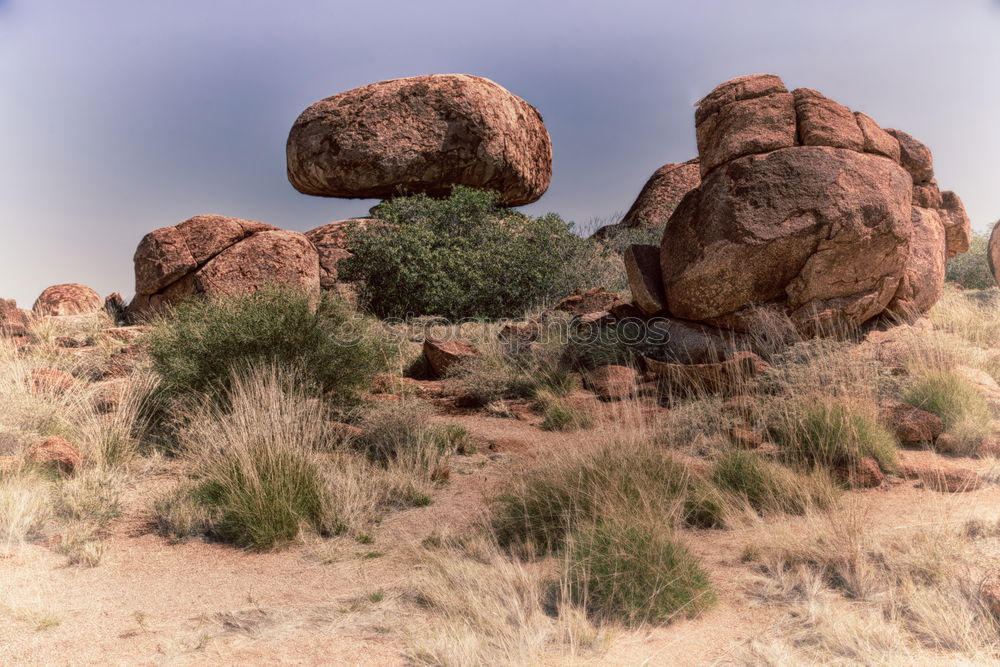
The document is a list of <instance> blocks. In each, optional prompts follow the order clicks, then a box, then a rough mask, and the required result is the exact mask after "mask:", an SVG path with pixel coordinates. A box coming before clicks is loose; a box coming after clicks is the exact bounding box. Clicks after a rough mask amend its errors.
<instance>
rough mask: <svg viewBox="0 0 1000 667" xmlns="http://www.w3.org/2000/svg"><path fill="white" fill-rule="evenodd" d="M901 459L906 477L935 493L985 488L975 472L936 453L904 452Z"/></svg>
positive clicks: (902, 469) (962, 491)
mask: <svg viewBox="0 0 1000 667" xmlns="http://www.w3.org/2000/svg"><path fill="white" fill-rule="evenodd" d="M900 459H901V465H900V470H901V472H902V473H903V476H904V477H907V478H909V479H918V480H920V481H921V482H922V483H923V484H924V486H925V487H927V488H929V489H931V490H933V491H939V492H942V493H964V492H966V491H975V490H976V489H979V488H981V487H982V486H983V479H982V478H981V477H980V476H979V475H978V474H977V473H976V472H975V471H973V470H970V469H968V468H963V467H962V466H959V465H956V464H955V463H953V462H952V461H950V460H948V459H946V458H943V457H941V456H940V455H938V454H935V453H934V452H927V451H919V452H918V451H902V452H900Z"/></svg>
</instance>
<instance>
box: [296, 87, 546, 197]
mask: <svg viewBox="0 0 1000 667" xmlns="http://www.w3.org/2000/svg"><path fill="white" fill-rule="evenodd" d="M286 155H287V166H288V180H289V181H290V182H291V184H292V185H293V186H294V187H295V189H297V190H298V191H299V192H302V193H305V194H308V195H317V196H321V197H361V198H372V197H376V198H380V199H386V198H389V197H393V196H396V195H398V194H400V193H421V192H422V193H426V194H428V195H431V196H444V195H447V194H448V193H449V192H450V191H451V188H452V187H453V186H454V185H465V186H469V187H474V188H480V189H486V190H495V191H497V192H499V193H500V201H501V202H502V203H503V204H504V205H507V206H520V205H522V204H528V203H531V202H533V201H535V200H537V199H538V198H539V197H541V196H542V194H543V193H544V192H545V190H546V189H547V188H548V186H549V182H550V180H551V178H552V146H551V143H550V140H549V134H548V131H547V130H546V129H545V125H544V124H543V122H542V117H541V115H540V114H539V113H538V111H537V110H536V109H535V108H534V107H532V106H531V105H530V104H528V103H527V102H525V101H524V100H522V99H521V98H520V97H517V96H516V95H514V94H512V93H511V92H509V91H508V90H506V89H505V88H503V87H501V86H499V85H497V84H496V83H494V82H493V81H490V80H489V79H484V78H482V77H478V76H470V75H466V74H432V75H427V76H415V77H410V78H405V79H392V80H389V81H380V82H378V83H373V84H370V85H367V86H362V87H361V88H355V89H353V90H348V91H346V92H343V93H340V94H338V95H334V96H332V97H328V98H326V99H324V100H321V101H319V102H316V103H315V104H313V105H312V106H310V107H309V108H308V109H306V110H305V111H303V112H302V114H301V115H300V116H299V117H298V119H297V120H296V121H295V123H294V125H293V126H292V129H291V132H290V133H289V135H288V143H287V149H286Z"/></svg>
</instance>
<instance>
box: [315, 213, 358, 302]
mask: <svg viewBox="0 0 1000 667" xmlns="http://www.w3.org/2000/svg"><path fill="white" fill-rule="evenodd" d="M372 220H373V219H372V218H348V219H347V220H338V221H337V222H330V223H327V224H325V225H322V226H320V227H317V228H315V229H310V230H309V231H308V232H305V237H306V238H307V239H309V241H310V242H311V243H312V244H313V245H314V246H316V251H317V252H318V253H319V286H320V287H322V288H323V289H335V288H336V287H337V286H338V285H339V284H340V283H339V281H338V280H337V276H338V272H337V263H338V262H340V260H342V259H347V258H348V257H350V256H351V251H350V250H349V249H348V246H347V230H348V229H349V228H351V227H352V226H358V227H361V228H363V227H364V226H365V225H368V224H370V223H371V222H372Z"/></svg>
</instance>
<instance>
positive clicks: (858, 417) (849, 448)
mask: <svg viewBox="0 0 1000 667" xmlns="http://www.w3.org/2000/svg"><path fill="white" fill-rule="evenodd" d="M825 400H826V401H827V402H823V400H822V399H821V400H819V401H818V402H817V401H803V402H801V403H799V404H798V405H796V406H794V407H793V408H792V409H791V410H790V411H789V412H788V413H786V414H783V415H781V416H780V417H779V419H778V422H779V423H778V424H777V425H775V426H774V427H773V428H772V429H771V430H772V435H773V436H774V438H775V440H776V442H777V443H778V444H779V445H780V446H781V448H782V450H783V452H784V454H785V456H786V457H787V458H788V459H790V460H792V461H794V462H797V463H801V464H806V465H820V466H823V467H826V468H829V469H838V468H842V467H843V466H845V465H849V464H851V463H854V462H857V461H860V460H861V459H863V458H865V457H868V456H870V457H872V458H874V459H875V460H876V461H878V463H879V465H880V466H881V467H882V468H884V469H887V470H888V469H894V468H895V466H896V455H897V444H896V439H895V438H894V437H893V435H892V434H891V433H890V432H889V431H888V430H886V428H885V427H884V426H882V425H881V424H880V423H879V422H878V420H877V419H876V418H875V417H874V415H872V414H869V412H867V411H864V410H861V409H859V408H857V407H855V406H853V405H850V404H848V403H841V402H835V401H833V400H832V399H825Z"/></svg>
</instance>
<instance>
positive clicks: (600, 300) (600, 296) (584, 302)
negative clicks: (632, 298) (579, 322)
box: [551, 287, 621, 316]
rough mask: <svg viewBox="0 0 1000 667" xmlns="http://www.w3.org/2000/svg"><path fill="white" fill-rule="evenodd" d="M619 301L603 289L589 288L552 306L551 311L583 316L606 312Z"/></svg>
mask: <svg viewBox="0 0 1000 667" xmlns="http://www.w3.org/2000/svg"><path fill="white" fill-rule="evenodd" d="M619 301H621V297H620V296H618V295H617V294H615V293H614V292H609V291H607V290H606V289H604V288H603V287H591V288H590V289H586V290H577V291H576V292H575V293H573V294H571V295H569V296H568V297H566V298H565V299H563V300H562V301H560V302H559V303H557V304H555V305H554V306H552V308H551V309H552V310H558V311H562V312H564V313H570V314H572V315H579V316H584V315H589V314H591V313H599V312H604V311H608V310H610V309H611V307H612V306H614V305H615V304H616V303H618V302H619Z"/></svg>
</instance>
